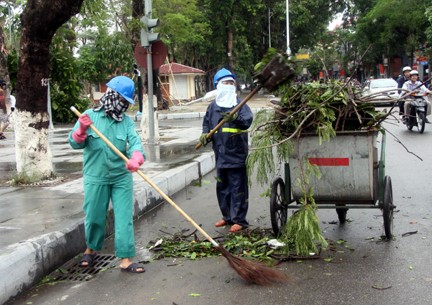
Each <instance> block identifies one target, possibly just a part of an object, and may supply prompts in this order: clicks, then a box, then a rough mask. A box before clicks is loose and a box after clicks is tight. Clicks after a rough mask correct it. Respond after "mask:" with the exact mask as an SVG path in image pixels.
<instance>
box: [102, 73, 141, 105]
mask: <svg viewBox="0 0 432 305" xmlns="http://www.w3.org/2000/svg"><path fill="white" fill-rule="evenodd" d="M106 86H107V87H108V88H111V89H112V90H114V91H117V93H118V94H120V95H121V96H122V97H124V98H125V99H126V100H127V101H128V102H129V103H131V104H132V105H134V104H135V101H134V99H133V97H134V92H135V83H134V82H133V80H132V79H130V78H129V77H126V76H116V77H114V78H113V79H111V80H110V81H109V82H108V83H107V84H106Z"/></svg>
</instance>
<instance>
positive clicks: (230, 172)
mask: <svg viewBox="0 0 432 305" xmlns="http://www.w3.org/2000/svg"><path fill="white" fill-rule="evenodd" d="M216 193H217V199H218V202H219V207H220V210H221V212H222V216H223V219H224V220H225V221H226V222H227V223H228V224H230V225H232V224H239V225H241V226H242V227H247V226H248V222H247V220H246V214H247V211H248V206H249V189H248V178H247V172H246V167H241V168H218V169H217V183H216Z"/></svg>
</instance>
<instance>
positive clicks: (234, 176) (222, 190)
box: [200, 68, 253, 233]
mask: <svg viewBox="0 0 432 305" xmlns="http://www.w3.org/2000/svg"><path fill="white" fill-rule="evenodd" d="M235 79H236V76H235V75H234V74H232V73H231V72H230V71H229V70H227V69H225V68H223V69H221V70H219V71H218V72H217V73H216V74H215V76H214V86H215V87H216V88H217V95H216V99H215V101H213V102H212V103H211V104H210V105H209V106H208V108H207V112H206V114H205V117H204V119H203V131H202V135H201V137H200V142H201V144H202V145H206V144H207V143H208V142H210V141H211V142H212V143H213V150H214V153H215V158H216V170H217V183H216V193H217V199H218V203H219V208H220V210H221V212H222V219H221V220H219V221H218V222H216V224H215V226H216V227H222V226H226V225H230V226H231V228H230V232H232V233H234V232H237V231H240V230H242V229H244V228H246V227H247V226H248V222H247V220H246V214H247V211H248V205H249V203H248V201H249V195H248V193H249V190H248V177H247V171H246V158H247V155H248V133H247V129H248V128H249V127H250V125H251V124H252V120H253V115H252V111H251V109H250V108H249V106H248V105H246V104H244V105H243V106H242V107H241V108H239V110H238V111H237V112H235V113H230V112H231V111H232V110H233V108H235V106H237V104H238V103H239V102H240V101H239V99H238V98H237V95H236V82H235ZM222 119H223V120H224V121H225V123H224V124H223V125H222V126H221V127H220V128H219V129H218V130H217V131H216V132H215V133H214V134H213V135H211V137H210V135H209V133H210V131H211V130H213V128H215V127H216V126H217V125H218V123H219V122H220V121H221V120H222Z"/></svg>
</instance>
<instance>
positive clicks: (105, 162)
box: [69, 76, 145, 273]
mask: <svg viewBox="0 0 432 305" xmlns="http://www.w3.org/2000/svg"><path fill="white" fill-rule="evenodd" d="M107 87H108V90H107V92H106V93H105V94H104V95H103V96H102V97H101V99H100V101H99V106H98V107H96V108H94V109H89V110H87V111H85V112H84V113H83V115H82V116H81V117H80V118H79V120H78V122H77V123H76V124H75V126H74V128H73V130H72V131H71V132H70V134H69V143H70V145H71V146H72V147H73V148H74V149H83V150H84V160H83V177H84V205H83V208H84V212H85V221H84V226H85V240H86V245H87V249H86V250H85V252H84V254H83V256H82V259H81V261H80V266H81V267H90V266H91V265H92V264H93V263H94V260H95V257H96V255H97V251H100V250H101V249H102V247H103V243H104V240H105V225H106V217H107V211H108V206H109V203H110V201H111V203H112V207H113V211H114V227H115V228H114V230H115V231H114V233H115V255H116V257H119V258H120V265H119V267H120V269H121V270H122V271H126V272H131V273H142V272H144V271H145V270H144V268H143V267H142V266H140V265H138V264H137V263H133V262H132V260H131V258H132V257H133V256H135V240H134V231H133V179H132V174H131V173H132V172H135V171H136V170H138V169H139V167H140V166H141V165H142V164H143V163H144V157H145V154H144V151H143V148H142V144H141V140H140V137H139V136H138V134H137V133H136V130H135V123H134V122H133V120H132V119H131V118H130V117H128V116H127V115H125V112H126V110H127V109H128V107H129V105H130V104H134V100H133V95H134V90H135V86H134V82H133V81H132V80H131V79H130V78H128V77H126V76H117V77H114V78H113V79H111V80H110V81H109V82H108V83H107ZM91 124H93V125H94V126H95V127H96V128H97V129H98V130H99V131H100V132H101V133H102V134H104V135H105V137H107V138H108V139H109V140H110V141H111V142H112V143H113V144H114V145H115V147H117V149H118V150H120V151H121V152H122V153H123V154H124V155H126V156H127V157H128V158H129V161H128V162H127V163H125V161H123V160H122V159H121V158H120V157H119V156H118V155H117V154H115V153H114V152H113V151H112V150H111V149H110V148H109V147H108V146H107V145H106V144H105V143H104V142H103V141H102V139H101V138H100V137H99V136H98V135H97V134H96V133H95V132H94V131H93V130H92V129H91V128H89V127H90V125H91Z"/></svg>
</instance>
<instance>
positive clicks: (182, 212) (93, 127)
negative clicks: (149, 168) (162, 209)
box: [70, 106, 219, 247]
mask: <svg viewBox="0 0 432 305" xmlns="http://www.w3.org/2000/svg"><path fill="white" fill-rule="evenodd" d="M70 110H72V112H73V113H75V114H76V116H77V117H80V116H81V113H80V112H79V111H78V110H77V109H76V108H75V107H74V106H72V107H70ZM90 128H91V129H92V130H93V131H94V132H95V133H96V134H97V135H98V136H99V137H100V138H101V139H102V140H103V141H104V142H105V143H106V144H107V145H108V146H109V147H110V148H111V149H112V150H113V151H114V152H115V153H116V154H117V155H118V156H119V157H120V158H122V159H123V160H124V161H125V162H128V161H129V159H128V158H127V157H126V156H125V155H123V153H122V152H121V151H120V150H118V149H117V147H115V146H114V145H113V144H112V143H111V142H110V140H108V139H107V138H106V137H105V136H104V135H103V134H102V133H101V132H100V131H99V130H98V129H97V128H96V127H95V126H94V125H93V124H91V125H90ZM136 172H137V173H138V175H140V176H141V177H142V178H143V179H144V180H145V181H146V182H147V183H148V184H150V186H151V187H152V188H154V189H155V190H156V191H157V192H158V193H159V194H160V195H161V196H162V197H163V199H165V200H166V201H168V203H169V204H171V205H172V206H173V207H174V208H175V209H176V210H177V211H178V212H179V213H180V214H181V215H182V216H183V217H184V218H186V220H187V221H189V222H190V223H191V224H192V225H193V226H194V227H195V228H196V229H197V230H198V231H200V233H201V234H202V235H204V237H205V238H206V239H207V240H208V241H210V242H211V243H212V244H213V246H215V247H218V246H219V244H218V243H217V242H216V241H215V240H214V239H213V238H211V237H210V235H208V234H207V232H206V231H204V230H203V229H202V228H201V227H200V226H199V225H198V224H197V223H196V222H195V221H194V220H193V219H192V218H191V217H190V216H189V215H188V214H186V212H185V211H183V210H182V209H181V208H180V207H179V206H178V205H177V204H176V203H175V202H174V201H172V199H171V198H169V197H168V195H166V194H165V193H164V192H163V191H162V190H161V189H160V188H159V187H158V186H157V185H156V184H154V183H153V181H152V180H151V179H150V178H149V177H147V176H146V175H144V173H143V172H142V171H141V170H137V171H136Z"/></svg>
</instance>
